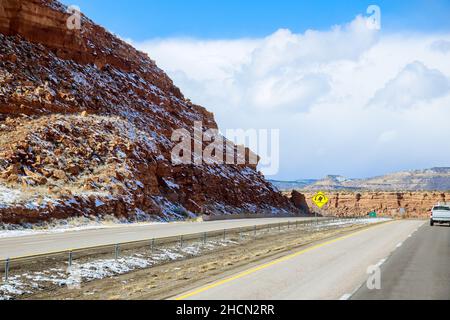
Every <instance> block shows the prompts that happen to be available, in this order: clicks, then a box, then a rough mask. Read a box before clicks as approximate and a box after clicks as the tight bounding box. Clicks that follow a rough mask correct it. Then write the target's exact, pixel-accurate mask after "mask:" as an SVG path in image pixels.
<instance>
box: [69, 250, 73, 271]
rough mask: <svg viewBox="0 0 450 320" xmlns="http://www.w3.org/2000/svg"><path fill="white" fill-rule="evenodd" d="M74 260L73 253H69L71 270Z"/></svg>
mask: <svg viewBox="0 0 450 320" xmlns="http://www.w3.org/2000/svg"><path fill="white" fill-rule="evenodd" d="M72 260H73V252H72V251H69V268H71V267H72Z"/></svg>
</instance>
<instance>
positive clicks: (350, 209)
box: [305, 191, 450, 218]
mask: <svg viewBox="0 0 450 320" xmlns="http://www.w3.org/2000/svg"><path fill="white" fill-rule="evenodd" d="M313 195H314V194H313V193H308V194H306V195H305V196H306V198H307V199H308V204H309V205H310V207H311V208H315V207H314V204H313V203H312V201H311V199H312V197H313ZM328 196H329V198H330V202H329V204H328V205H327V207H325V208H324V209H323V212H324V213H326V214H332V215H336V216H365V215H367V214H368V213H370V212H372V211H375V212H377V213H378V215H380V216H386V217H396V218H397V217H404V218H429V215H430V211H431V209H432V208H433V206H434V205H436V204H438V203H439V202H449V201H450V194H448V193H442V192H431V191H430V192H340V193H336V192H333V193H329V194H328Z"/></svg>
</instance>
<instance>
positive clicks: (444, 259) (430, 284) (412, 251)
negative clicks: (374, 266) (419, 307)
mask: <svg viewBox="0 0 450 320" xmlns="http://www.w3.org/2000/svg"><path fill="white" fill-rule="evenodd" d="M380 283H381V289H380V290H368V289H367V286H363V287H361V289H360V290H359V291H358V292H357V293H356V294H355V295H354V296H353V298H352V299H355V300H417V299H420V300H450V228H449V227H448V226H447V225H445V226H435V227H429V226H428V225H426V226H424V227H422V228H421V229H420V230H419V232H417V233H416V234H415V235H414V236H413V237H411V238H410V239H408V240H407V241H405V243H404V244H403V245H402V246H401V247H400V248H399V249H398V250H396V251H395V252H394V253H393V254H392V256H391V257H390V258H389V259H388V260H387V261H386V263H385V264H383V265H382V267H381V282H380Z"/></svg>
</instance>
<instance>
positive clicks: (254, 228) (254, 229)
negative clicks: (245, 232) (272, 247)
mask: <svg viewBox="0 0 450 320" xmlns="http://www.w3.org/2000/svg"><path fill="white" fill-rule="evenodd" d="M253 231H254V235H255V238H256V226H254V227H253Z"/></svg>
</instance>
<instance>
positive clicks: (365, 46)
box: [135, 17, 450, 179]
mask: <svg viewBox="0 0 450 320" xmlns="http://www.w3.org/2000/svg"><path fill="white" fill-rule="evenodd" d="M447 43H450V34H403V33H397V34H383V33H382V32H381V33H378V32H376V31H375V30H370V29H368V28H367V25H366V21H365V19H363V18H361V17H357V18H355V20H354V21H352V22H351V23H349V24H347V25H343V26H334V27H332V28H330V30H329V31H313V30H309V31H306V32H305V33H302V34H295V33H292V32H291V31H289V30H286V29H280V30H278V31H276V32H274V33H273V34H271V35H268V36H267V37H265V38H260V39H238V40H209V41H207V40H196V39H159V40H152V41H147V42H145V43H140V44H135V45H137V47H138V48H140V49H142V50H144V51H146V52H147V53H148V54H149V55H150V56H151V57H152V58H153V59H155V60H156V61H157V63H158V65H159V66H160V67H162V68H163V69H164V70H166V71H167V72H168V73H169V75H170V76H171V77H172V78H173V79H174V81H175V83H176V84H177V85H178V86H180V88H181V89H182V91H183V92H184V93H185V95H186V96H187V97H189V98H191V99H192V100H193V101H194V102H196V103H199V104H201V105H203V106H205V107H206V108H208V109H209V110H211V111H213V112H214V113H215V115H216V118H217V120H218V122H219V125H220V127H221V129H223V130H225V129H227V128H244V129H246V128H279V129H281V140H282V141H281V171H280V175H279V176H278V178H286V179H287V178H291V179H292V178H297V177H320V176H323V175H325V174H330V173H332V174H334V173H335V174H342V175H347V176H352V177H358V176H366V175H375V174H380V173H384V172H386V171H395V170H398V169H410V168H411V169H412V168H418V167H428V166H439V165H449V162H450V140H449V139H448V137H449V136H450V126H449V125H448V119H450V89H449V80H448V79H449V78H450V59H449V58H450V57H449V54H448V51H446V44H447ZM445 137H447V138H445ZM438 140H439V148H440V150H441V151H440V152H439V154H437V155H436V152H434V151H433V150H434V148H435V147H436V143H437V141H438ZM412 146H413V147H412Z"/></svg>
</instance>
